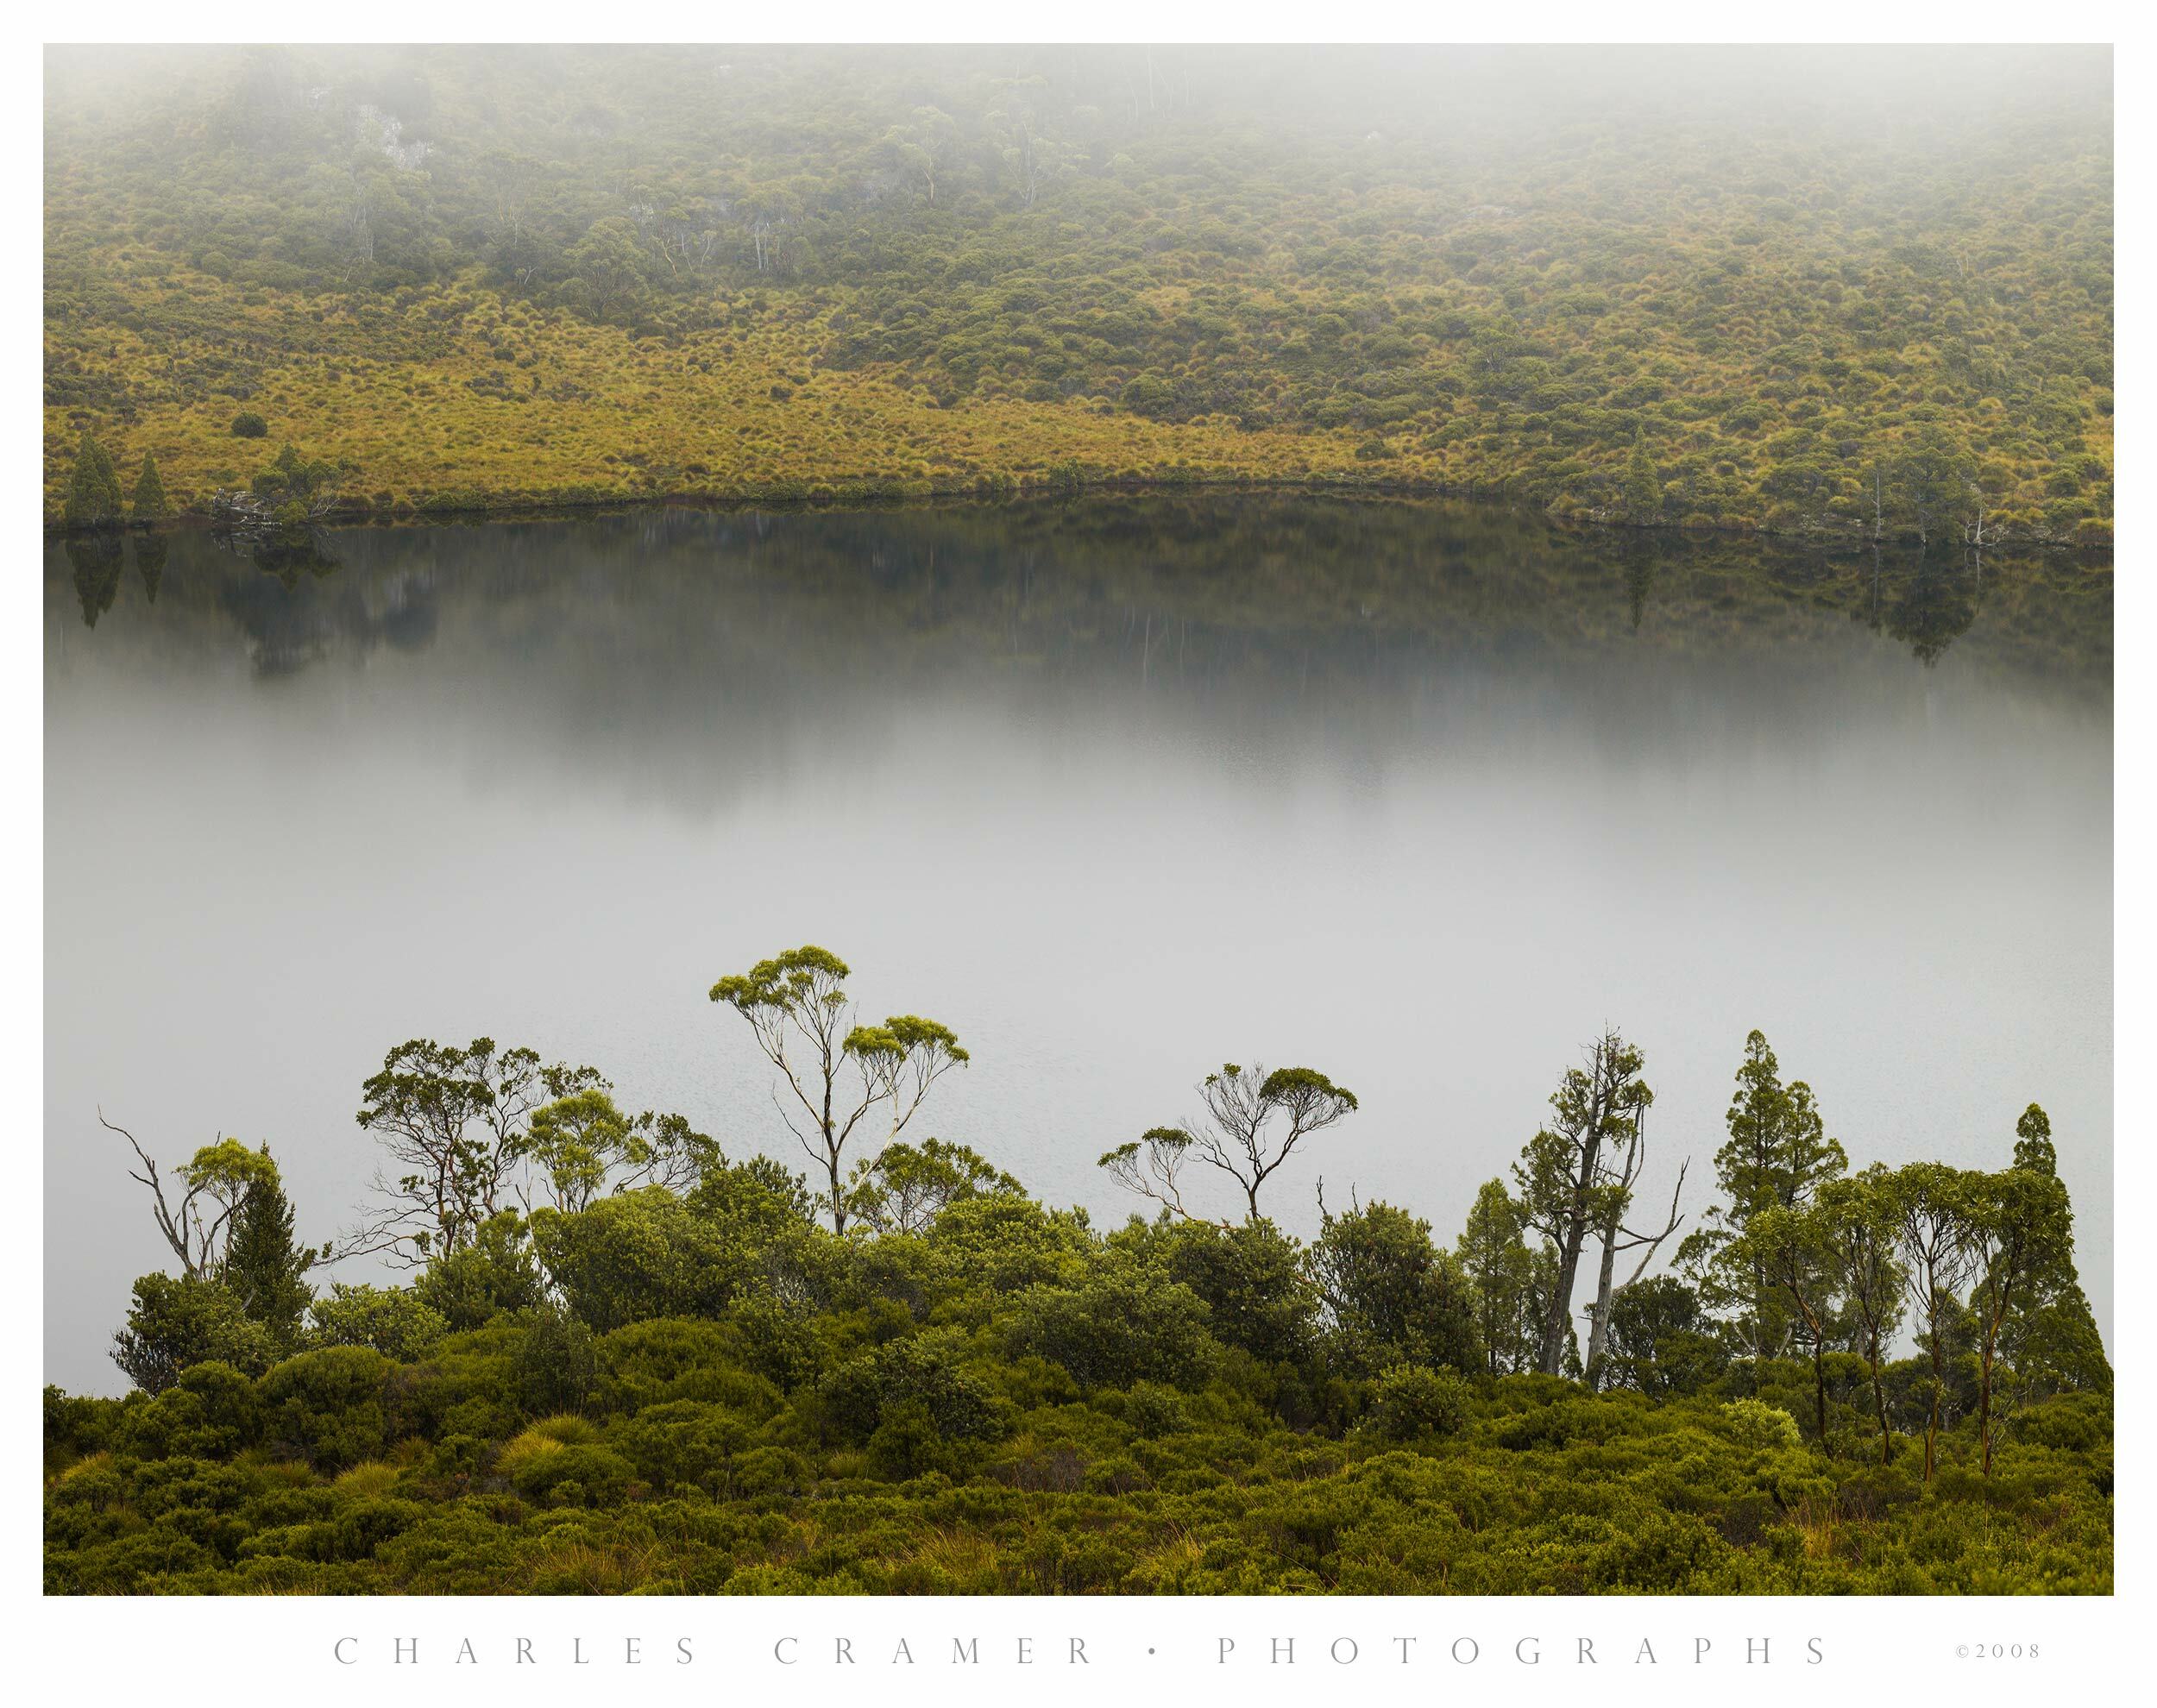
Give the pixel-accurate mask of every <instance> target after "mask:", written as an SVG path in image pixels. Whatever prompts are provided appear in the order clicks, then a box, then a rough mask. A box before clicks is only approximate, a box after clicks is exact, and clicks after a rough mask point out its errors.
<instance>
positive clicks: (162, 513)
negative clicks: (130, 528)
mask: <svg viewBox="0 0 2157 1708" xmlns="http://www.w3.org/2000/svg"><path fill="white" fill-rule="evenodd" d="M170 513H171V506H170V505H167V503H166V502H165V482H164V481H163V480H160V478H159V476H158V473H157V459H156V458H155V457H154V456H152V455H150V454H149V453H148V451H144V452H143V453H142V472H141V474H138V475H136V476H135V496H134V498H133V499H131V500H129V505H128V519H129V521H130V522H134V523H135V524H148V523H152V522H161V521H163V520H164V519H165V518H166V517H167V515H169V514H170Z"/></svg>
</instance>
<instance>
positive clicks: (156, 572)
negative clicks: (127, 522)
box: [135, 534, 172, 605]
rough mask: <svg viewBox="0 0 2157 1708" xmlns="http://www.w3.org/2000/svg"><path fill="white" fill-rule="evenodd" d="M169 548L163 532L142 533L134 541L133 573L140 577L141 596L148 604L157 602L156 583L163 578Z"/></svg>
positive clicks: (169, 544)
mask: <svg viewBox="0 0 2157 1708" xmlns="http://www.w3.org/2000/svg"><path fill="white" fill-rule="evenodd" d="M171 549H172V546H171V543H170V541H169V540H168V539H167V537H166V536H164V535H163V534H143V535H141V536H140V537H137V538H136V540H135V573H136V574H137V575H141V578H142V598H143V600H144V601H145V602H146V603H148V604H150V605H155V604H156V603H157V589H158V584H159V583H160V582H161V581H163V580H164V579H165V559H166V556H167V554H168V553H169V552H170V551H171Z"/></svg>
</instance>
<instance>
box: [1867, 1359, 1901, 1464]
mask: <svg viewBox="0 0 2157 1708" xmlns="http://www.w3.org/2000/svg"><path fill="white" fill-rule="evenodd" d="M1865 1363H1866V1364H1867V1365H1868V1366H1870V1367H1871V1371H1872V1410H1873V1414H1874V1415H1875V1416H1877V1417H1878V1418H1879V1420H1880V1463H1881V1464H1883V1465H1887V1464H1890V1463H1892V1462H1893V1460H1894V1458H1895V1436H1894V1433H1893V1432H1892V1431H1891V1430H1890V1429H1889V1428H1888V1415H1887V1390H1886V1389H1885V1388H1883V1387H1882V1386H1881V1385H1880V1333H1879V1330H1878V1329H1877V1328H1875V1329H1873V1330H1872V1332H1871V1339H1870V1341H1868V1342H1867V1346H1866V1351H1865Z"/></svg>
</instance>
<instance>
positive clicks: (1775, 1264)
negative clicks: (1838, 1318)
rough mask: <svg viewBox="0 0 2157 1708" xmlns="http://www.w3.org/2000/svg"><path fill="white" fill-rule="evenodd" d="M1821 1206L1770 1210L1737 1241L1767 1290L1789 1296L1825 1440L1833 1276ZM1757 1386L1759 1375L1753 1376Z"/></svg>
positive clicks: (1818, 1433)
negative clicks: (1807, 1355) (1807, 1352)
mask: <svg viewBox="0 0 2157 1708" xmlns="http://www.w3.org/2000/svg"><path fill="white" fill-rule="evenodd" d="M1824 1220H1825V1218H1824V1217H1823V1216H1822V1215H1821V1210H1820V1206H1819V1205H1818V1204H1817V1203H1810V1204H1802V1205H1789V1204H1770V1205H1768V1206H1767V1207H1765V1208H1764V1209H1762V1210H1761V1211H1760V1212H1759V1213H1758V1215H1755V1216H1753V1217H1752V1218H1751V1221H1749V1222H1748V1223H1747V1225H1746V1228H1745V1233H1744V1234H1741V1235H1740V1236H1739V1240H1738V1242H1737V1243H1738V1246H1739V1248H1740V1249H1741V1251H1742V1253H1743V1254H1744V1258H1745V1261H1746V1262H1747V1263H1748V1264H1750V1265H1751V1267H1752V1270H1753V1272H1754V1273H1755V1274H1757V1275H1758V1276H1760V1277H1761V1278H1763V1279H1764V1281H1765V1283H1766V1284H1767V1285H1769V1286H1770V1287H1773V1288H1775V1289H1777V1290H1778V1291H1780V1292H1782V1293H1783V1294H1785V1295H1787V1296H1788V1297H1789V1301H1790V1304H1791V1307H1792V1309H1794V1310H1795V1313H1796V1316H1797V1321H1798V1322H1799V1323H1800V1324H1802V1332H1801V1334H1800V1338H1801V1339H1802V1341H1803V1342H1804V1344H1805V1345H1806V1346H1807V1347H1808V1348H1809V1349H1810V1351H1811V1353H1812V1361H1813V1436H1814V1440H1815V1441H1826V1440H1827V1334H1828V1319H1829V1316H1830V1315H1831V1312H1832V1309H1833V1299H1834V1270H1833V1262H1832V1259H1831V1257H1830V1254H1829V1250H1828V1241H1827V1234H1826V1229H1825V1228H1824V1226H1823V1222H1824ZM1754 1383H1755V1385H1756V1386H1757V1385H1758V1370H1757V1369H1756V1371H1755V1372H1754Z"/></svg>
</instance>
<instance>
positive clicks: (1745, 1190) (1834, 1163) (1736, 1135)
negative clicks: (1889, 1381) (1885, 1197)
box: [1678, 1031, 1850, 1384]
mask: <svg viewBox="0 0 2157 1708" xmlns="http://www.w3.org/2000/svg"><path fill="white" fill-rule="evenodd" d="M1724 1121H1725V1125H1726V1127H1728V1128H1729V1132H1730V1137H1729V1138H1728V1139H1727V1140H1726V1141H1725V1142H1724V1144H1723V1146H1722V1148H1721V1149H1720V1150H1719V1151H1717V1152H1715V1182H1716V1184H1717V1185H1719V1186H1720V1187H1721V1188H1722V1190H1723V1192H1724V1194H1725V1196H1726V1197H1727V1198H1728V1199H1729V1202H1728V1203H1726V1204H1720V1205H1717V1206H1715V1207H1714V1208H1712V1209H1709V1210H1708V1212H1707V1217H1706V1219H1705V1221H1704V1223H1703V1225H1702V1226H1701V1228H1698V1229H1697V1230H1696V1231H1695V1232H1694V1233H1693V1234H1690V1235H1688V1237H1687V1239H1686V1240H1685V1243H1684V1244H1683V1245H1682V1246H1680V1247H1679V1248H1678V1261H1679V1263H1680V1264H1681V1265H1683V1266H1684V1267H1686V1268H1687V1269H1688V1270H1690V1271H1691V1272H1693V1274H1694V1276H1695V1278H1696V1282H1697V1284H1698V1285H1699V1287H1700V1289H1701V1294H1702V1296H1703V1297H1707V1298H1709V1299H1711V1300H1714V1302H1715V1303H1719V1304H1721V1305H1723V1306H1726V1307H1734V1308H1735V1309H1736V1311H1737V1314H1738V1317H1739V1325H1740V1327H1741V1329H1742V1332H1743V1334H1744V1336H1745V1344H1746V1347H1747V1350H1748V1352H1749V1353H1750V1355H1751V1360H1752V1373H1753V1379H1754V1381H1755V1383H1756V1384H1757V1383H1758V1380H1759V1373H1760V1364H1761V1361H1762V1360H1763V1359H1765V1358H1768V1357H1771V1356H1774V1355H1776V1354H1778V1353H1780V1352H1781V1351H1782V1349H1783V1342H1784V1341H1785V1340H1786V1339H1787V1338H1788V1336H1789V1329H1790V1327H1791V1324H1790V1313H1789V1311H1788V1310H1786V1309H1782V1308H1781V1306H1780V1302H1779V1299H1778V1297H1777V1289H1776V1287H1775V1286H1774V1285H1773V1284H1772V1283H1771V1282H1770V1277H1769V1274H1768V1269H1769V1263H1768V1253H1767V1252H1766V1250H1765V1249H1764V1247H1763V1246H1760V1245H1759V1244H1758V1243H1757V1242H1753V1241H1749V1240H1747V1239H1746V1238H1745V1235H1746V1234H1747V1233H1748V1232H1749V1231H1750V1229H1751V1226H1752V1223H1753V1221H1755V1220H1756V1219H1757V1218H1758V1217H1759V1216H1761V1215H1765V1214H1766V1213H1768V1212H1769V1211H1770V1210H1801V1209H1805V1208H1806V1207H1807V1206H1808V1205H1809V1204H1810V1203H1812V1200H1813V1196H1814V1193H1815V1192H1817V1191H1818V1190H1819V1189H1820V1187H1821V1184H1824V1183H1825V1182H1827V1181H1829V1180H1833V1179H1835V1178H1836V1177H1839V1176H1840V1175H1841V1174H1842V1172H1843V1171H1844V1170H1845V1169H1846V1168H1848V1167H1849V1165H1850V1159H1849V1158H1848V1156H1847V1155H1846V1153H1845V1152H1844V1150H1843V1148H1842V1146H1841V1145H1840V1144H1839V1143H1838V1142H1837V1141H1836V1140H1833V1139H1831V1138H1829V1137H1828V1136H1827V1129H1826V1127H1825V1126H1824V1125H1823V1124H1822V1122H1821V1115H1820V1108H1819V1106H1818V1105H1817V1104H1816V1103H1815V1102H1814V1100H1813V1090H1812V1087H1810V1086H1809V1085H1808V1084H1806V1083H1805V1082H1804V1081H1803V1080H1802V1079H1799V1080H1792V1081H1790V1082H1789V1083H1788V1084H1787V1085H1786V1084H1785V1083H1783V1079H1782V1077H1781V1071H1780V1069H1779V1067H1778V1065H1777V1062H1776V1059H1775V1052H1774V1051H1773V1050H1771V1049H1770V1048H1769V1047H1768V1040H1767V1039H1766V1038H1765V1037H1764V1035H1763V1034H1762V1033H1759V1032H1758V1031H1755V1032H1752V1033H1748V1034H1747V1036H1746V1038H1745V1062H1744V1064H1742V1065H1741V1066H1740V1067H1739V1070H1738V1089H1737V1092H1736V1094H1735V1095H1734V1096H1732V1098H1731V1100H1730V1108H1729V1109H1728V1111H1727V1112H1726V1115H1725V1117H1724Z"/></svg>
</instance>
